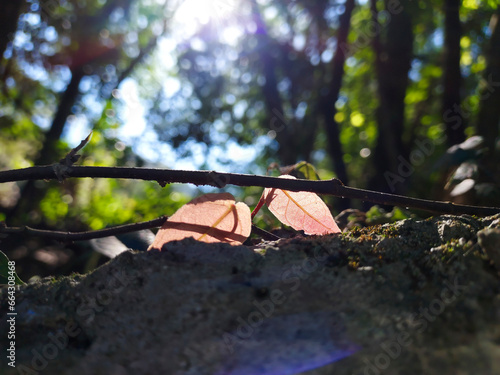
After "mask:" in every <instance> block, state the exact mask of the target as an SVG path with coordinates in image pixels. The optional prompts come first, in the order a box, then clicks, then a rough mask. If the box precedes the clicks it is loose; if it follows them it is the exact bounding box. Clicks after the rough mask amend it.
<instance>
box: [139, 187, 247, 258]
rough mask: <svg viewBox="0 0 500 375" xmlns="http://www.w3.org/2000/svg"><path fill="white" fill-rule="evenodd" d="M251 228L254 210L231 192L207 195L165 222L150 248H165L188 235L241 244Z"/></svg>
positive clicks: (207, 239)
mask: <svg viewBox="0 0 500 375" xmlns="http://www.w3.org/2000/svg"><path fill="white" fill-rule="evenodd" d="M251 230H252V221H251V218H250V209H249V208H248V206H247V205H246V204H245V203H241V202H239V203H235V201H234V197H233V196H232V195H231V194H229V193H219V194H205V195H203V196H201V197H198V198H195V199H193V200H192V201H191V202H189V203H188V204H185V205H184V206H182V207H181V208H179V209H178V210H177V212H176V213H175V214H173V215H172V216H171V217H170V218H169V219H168V220H167V221H166V222H165V223H164V224H163V226H162V227H161V229H160V230H159V231H158V233H157V234H156V237H155V240H154V241H153V243H152V245H151V246H150V247H149V250H151V249H160V250H161V248H162V247H163V245H164V244H165V243H167V242H170V241H178V240H182V239H184V238H187V237H193V238H194V239H195V240H198V241H202V242H228V243H230V244H232V245H240V244H242V243H243V242H244V241H245V240H246V239H247V238H248V236H249V235H250V232H251Z"/></svg>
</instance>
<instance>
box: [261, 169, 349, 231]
mask: <svg viewBox="0 0 500 375" xmlns="http://www.w3.org/2000/svg"><path fill="white" fill-rule="evenodd" d="M280 178H293V179H294V178H295V177H293V176H290V175H283V176H280ZM263 197H265V201H266V204H267V206H268V207H269V211H271V212H272V213H273V214H274V216H276V217H277V218H278V219H279V220H280V221H281V222H282V223H283V224H286V225H289V226H291V227H292V228H293V229H295V230H303V231H304V233H306V234H328V233H340V232H341V230H340V229H339V227H338V226H337V223H336V222H335V219H334V218H333V216H332V213H331V212H330V210H329V209H328V206H327V205H326V204H325V202H323V201H322V200H321V198H320V197H319V196H318V195H317V194H315V193H310V192H305V191H300V192H294V191H288V190H281V189H275V188H266V189H265V190H264V193H263Z"/></svg>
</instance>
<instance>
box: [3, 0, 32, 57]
mask: <svg viewBox="0 0 500 375" xmlns="http://www.w3.org/2000/svg"><path fill="white" fill-rule="evenodd" d="M25 4H26V2H25V1H23V0H5V1H2V2H0V60H2V57H3V54H4V52H5V50H6V49H7V45H8V44H9V42H10V41H11V40H12V38H13V36H14V33H15V31H16V29H17V21H18V19H19V15H20V14H21V9H22V8H23V6H24V5H25Z"/></svg>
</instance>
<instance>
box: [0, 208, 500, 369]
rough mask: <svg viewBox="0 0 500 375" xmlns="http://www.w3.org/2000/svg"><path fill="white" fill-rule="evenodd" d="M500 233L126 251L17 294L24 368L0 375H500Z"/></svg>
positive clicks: (427, 230)
mask: <svg viewBox="0 0 500 375" xmlns="http://www.w3.org/2000/svg"><path fill="white" fill-rule="evenodd" d="M499 222H500V215H497V216H494V217H489V218H482V219H480V218H473V217H470V216H440V217H435V218H432V219H429V220H424V221H417V220H414V219H408V220H403V221H399V222H396V223H395V224H384V225H381V226H374V227H369V228H363V229H355V230H352V231H351V232H348V233H344V234H341V235H330V236H324V237H307V238H302V237H296V238H293V239H288V240H281V241H278V242H273V243H271V242H268V243H263V244H262V245H261V246H260V247H257V248H250V247H245V246H238V247H232V246H229V245H226V244H203V243H198V242H195V241H194V240H191V239H188V240H184V241H180V242H177V243H174V244H171V245H169V246H168V249H167V250H166V251H164V252H161V253H160V252H157V251H152V252H147V253H144V252H134V251H130V252H125V253H123V254H121V255H120V256H118V257H116V258H115V259H113V260H110V261H109V262H108V263H106V264H105V265H103V266H102V267H100V268H98V269H97V270H95V271H94V272H92V273H91V274H88V275H83V276H80V275H75V276H73V277H63V278H59V279H56V280H55V281H54V280H52V279H43V280H41V281H38V282H35V283H32V284H28V285H24V286H18V287H16V311H17V316H16V332H15V333H16V339H15V347H16V366H17V367H16V368H11V367H9V366H8V365H7V362H6V361H7V359H6V357H5V353H4V354H3V355H2V358H1V361H2V362H1V363H2V373H6V374H51V375H53V374H58V375H59V374H61V375H66V374H67V375H69V374H71V375H80V374H82V375H83V374H89V375H99V374H106V375H109V374H112V375H120V374H176V375H177V374H178V375H181V374H182V375H183V374H186V375H188V374H189V375H190V374H192V375H203V374H207V375H208V374H210V375H214V374H220V375H222V374H232V375H235V374H238V375H240V374H246V375H252V374H256V375H262V374H301V373H304V374H311V375H312V374H314V375H322V374H325V375H330V374H342V375H352V374H356V375H357V374H371V375H376V374H427V375H433V374H436V375H444V374H484V375H486V374H488V375H490V374H500V277H499V274H498V270H499V269H500V265H499V264H495V263H494V262H493V261H492V259H493V258H494V257H495V254H496V255H497V256H498V252H500V243H498V238H499V237H498V230H499V229H498V228H499V227H500V225H499ZM480 231H481V233H480V237H481V241H479V242H478V232H480ZM483 244H485V245H484V246H487V247H488V249H487V250H485V249H483V247H482V246H483ZM488 254H490V255H488ZM491 254H493V256H492V255H491ZM497 259H498V258H497ZM497 261H498V260H497ZM0 297H1V300H0V303H1V307H2V311H7V306H8V305H7V291H6V289H5V288H3V289H2V290H1V295H0ZM7 328H8V326H7V317H6V316H5V315H4V316H3V317H2V320H1V322H0V331H1V332H4V334H2V336H3V337H2V338H1V340H3V341H2V348H4V347H8V344H9V343H8V342H7V343H6V344H7V346H5V345H4V344H3V342H4V341H6V339H7V337H6V334H5V332H7ZM4 369H5V371H3V370H4Z"/></svg>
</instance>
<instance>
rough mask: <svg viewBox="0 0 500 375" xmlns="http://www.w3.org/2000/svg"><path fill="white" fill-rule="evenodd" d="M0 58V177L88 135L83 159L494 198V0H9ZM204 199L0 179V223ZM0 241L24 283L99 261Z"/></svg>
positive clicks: (498, 28) (68, 219) (346, 204)
mask: <svg viewBox="0 0 500 375" xmlns="http://www.w3.org/2000/svg"><path fill="white" fill-rule="evenodd" d="M0 56H2V60H1V65H0V169H1V170H9V169H16V168H24V167H28V166H32V165H46V164H52V163H55V162H57V161H58V160H59V159H60V158H61V157H63V156H64V155H65V154H66V153H67V152H68V151H69V150H70V149H71V148H72V147H75V146H76V145H78V144H79V142H80V140H81V139H83V138H85V137H86V136H87V135H88V134H89V133H90V131H93V136H92V139H91V141H90V143H89V144H88V145H87V146H86V147H85V148H84V149H83V151H82V152H81V153H82V155H83V156H82V158H81V160H80V161H79V162H78V163H79V164H81V165H103V166H139V167H140V166H148V167H151V166H153V167H161V168H176V169H181V168H183V169H215V170H220V171H228V172H240V173H256V174H264V173H266V171H267V169H268V167H269V166H270V165H271V164H272V163H278V164H279V165H281V166H286V165H290V164H294V163H297V162H299V161H302V160H306V161H308V162H310V163H312V164H313V165H314V166H315V167H316V169H317V171H318V173H319V176H320V177H321V178H323V179H326V178H331V177H338V178H340V179H341V180H342V181H343V182H344V183H345V184H349V185H350V186H354V187H360V188H369V189H372V190H377V191H386V192H392V193H398V194H405V195H409V196H415V197H423V198H430V199H447V200H454V201H457V202H460V203H469V204H481V205H499V195H500V194H499V191H498V187H499V181H498V176H499V175H500V174H499V165H498V164H499V163H498V155H499V146H498V145H499V142H498V140H499V138H498V136H499V124H500V5H499V4H498V1H497V0H463V1H462V0H429V1H411V0H384V1H383V0H356V1H355V0H328V1H327V0H314V1H310V0H309V1H303V0H289V1H281V0H214V1H206V0H183V1H174V0H154V1H153V0H79V1H73V0H28V1H9V2H2V3H1V4H0ZM473 136H476V137H474V138H473V141H472V142H471V141H466V139H468V138H470V137H473ZM464 141H466V142H465V143H464ZM464 163H466V164H465V165H464ZM457 186H458V188H457ZM210 190H211V189H209V188H194V187H190V186H179V185H175V186H170V185H169V186H166V187H165V188H161V187H160V186H158V184H156V183H152V182H139V181H122V180H106V179H100V180H95V179H81V180H67V181H65V182H64V183H58V182H54V181H50V182H49V181H31V182H24V183H5V184H0V221H5V222H6V223H7V225H9V226H20V225H29V226H34V227H37V228H45V229H52V230H65V231H81V230H88V229H101V228H104V227H109V226H112V225H118V224H124V223H133V222H138V221H143V220H149V219H153V218H156V217H158V216H161V215H170V214H172V213H173V212H175V210H176V209H177V208H178V207H180V206H181V205H182V204H184V203H186V202H187V201H188V200H189V199H190V198H191V197H193V196H195V195H197V194H200V193H201V192H207V191H210ZM229 191H231V192H232V193H233V194H235V195H237V197H238V199H240V200H244V201H245V202H246V203H247V204H249V205H254V204H255V203H256V202H257V200H258V198H259V196H260V194H261V189H257V188H248V189H236V188H229ZM327 201H328V203H329V204H331V205H332V210H333V211H334V212H335V213H339V212H340V211H341V210H342V209H346V208H359V209H363V210H368V209H369V204H367V203H366V202H365V203H363V202H351V201H349V200H347V199H331V198H327ZM389 211H390V210H389ZM258 223H260V224H262V225H266V226H272V225H275V224H276V223H275V222H273V221H272V219H271V218H269V217H267V216H266V215H265V213H264V214H262V215H260V216H259V218H258ZM268 229H269V228H268ZM0 240H1V241H2V242H1V243H0V246H1V248H2V250H3V251H4V252H5V253H6V254H7V255H8V256H9V257H11V258H12V259H14V260H16V261H18V264H19V271H20V274H21V276H24V278H26V277H29V276H32V275H42V276H43V275H46V274H54V273H68V272H71V271H84V270H88V265H89V262H90V263H91V264H93V265H95V264H98V262H96V260H95V256H94V255H92V251H91V250H90V248H89V247H88V245H86V244H84V243H78V244H64V245H61V244H56V243H54V242H51V241H49V240H43V239H34V238H28V239H27V238H20V237H12V236H11V237H9V238H5V237H4V238H0Z"/></svg>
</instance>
